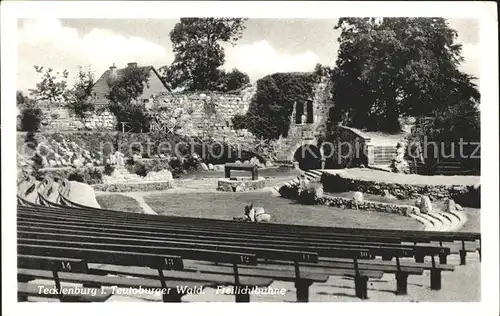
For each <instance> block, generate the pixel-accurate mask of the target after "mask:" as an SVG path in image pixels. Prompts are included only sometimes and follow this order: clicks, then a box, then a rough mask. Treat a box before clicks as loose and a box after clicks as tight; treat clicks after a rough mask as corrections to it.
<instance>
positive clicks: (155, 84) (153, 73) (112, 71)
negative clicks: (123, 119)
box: [92, 62, 170, 107]
mask: <svg viewBox="0 0 500 316" xmlns="http://www.w3.org/2000/svg"><path fill="white" fill-rule="evenodd" d="M127 67H128V68H130V67H138V66H137V63H135V62H131V63H128V64H127ZM138 68H139V69H140V70H142V71H144V73H148V74H149V77H148V84H147V85H146V86H145V87H144V90H143V92H142V95H141V96H140V97H139V98H138V101H139V102H141V103H143V104H145V106H146V107H148V103H151V102H152V100H151V99H152V98H153V97H154V96H155V95H158V94H159V93H162V92H169V91H170V89H169V88H168V87H167V86H166V85H165V83H164V82H163V80H162V79H161V76H160V74H159V73H158V71H157V70H156V69H155V68H154V67H153V66H141V67H138ZM125 69H126V68H122V69H117V68H116V66H115V65H114V64H113V66H111V67H109V69H108V70H106V71H105V72H104V73H103V74H102V76H101V77H100V78H99V79H98V80H97V81H96V82H95V84H94V86H93V87H92V96H93V97H94V99H95V104H96V105H107V104H109V100H108V99H107V98H106V95H107V94H108V93H109V82H110V81H111V80H113V79H117V78H119V77H120V76H122V75H123V72H124V70H125Z"/></svg>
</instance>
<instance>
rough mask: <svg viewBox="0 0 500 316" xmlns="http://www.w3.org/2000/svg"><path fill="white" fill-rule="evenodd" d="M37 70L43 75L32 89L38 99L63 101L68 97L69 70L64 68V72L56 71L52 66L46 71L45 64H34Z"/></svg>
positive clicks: (33, 94)
mask: <svg viewBox="0 0 500 316" xmlns="http://www.w3.org/2000/svg"><path fill="white" fill-rule="evenodd" d="M34 67H35V71H36V72H37V73H39V74H40V75H41V77H40V81H39V82H38V83H37V84H36V88H35V89H30V90H29V91H30V92H31V95H32V96H33V97H34V98H35V99H36V100H42V101H52V102H62V101H66V100H67V97H68V94H67V93H68V90H67V85H68V84H67V79H68V71H67V70H66V69H64V70H63V71H62V72H56V73H54V70H53V69H52V68H48V69H46V70H45V71H44V67H43V66H36V65H35V66H34Z"/></svg>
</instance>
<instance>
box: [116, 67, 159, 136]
mask: <svg viewBox="0 0 500 316" xmlns="http://www.w3.org/2000/svg"><path fill="white" fill-rule="evenodd" d="M148 77H149V72H147V71H144V69H143V68H138V67H127V68H125V69H123V70H122V74H121V75H120V76H119V77H118V78H114V79H112V78H110V80H109V83H108V84H109V92H108V94H107V95H106V98H107V99H108V100H109V101H110V105H109V110H110V111H111V112H112V113H113V114H114V115H115V116H116V119H117V121H118V125H117V126H116V128H117V130H122V124H121V123H122V122H126V124H127V125H126V127H125V130H126V131H128V132H135V133H137V132H141V131H143V132H145V131H148V129H149V121H150V120H149V115H148V113H147V111H146V110H145V108H144V106H143V105H142V104H139V102H138V101H139V100H138V98H139V96H140V95H141V94H142V92H143V91H144V88H145V87H146V86H147V82H148Z"/></svg>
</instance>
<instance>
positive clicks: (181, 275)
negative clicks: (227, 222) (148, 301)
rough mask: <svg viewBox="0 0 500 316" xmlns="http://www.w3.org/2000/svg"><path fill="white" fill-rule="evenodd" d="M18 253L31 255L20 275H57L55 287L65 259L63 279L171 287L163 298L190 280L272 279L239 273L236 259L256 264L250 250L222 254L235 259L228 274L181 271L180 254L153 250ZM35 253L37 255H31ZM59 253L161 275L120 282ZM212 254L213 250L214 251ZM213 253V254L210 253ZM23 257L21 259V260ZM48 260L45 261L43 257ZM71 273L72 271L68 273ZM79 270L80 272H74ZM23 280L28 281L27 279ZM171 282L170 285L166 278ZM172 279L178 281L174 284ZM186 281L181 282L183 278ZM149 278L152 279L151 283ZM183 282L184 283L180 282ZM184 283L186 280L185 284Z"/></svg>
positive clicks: (34, 249) (251, 283) (241, 282)
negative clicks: (71, 262)
mask: <svg viewBox="0 0 500 316" xmlns="http://www.w3.org/2000/svg"><path fill="white" fill-rule="evenodd" d="M18 252H19V253H29V254H30V255H21V258H24V259H19V260H20V261H19V262H20V265H19V268H27V269H26V270H18V275H20V276H21V277H24V278H26V277H28V276H31V277H38V278H45V279H46V278H50V279H54V281H55V282H56V287H58V288H60V285H59V280H60V279H61V276H60V275H59V274H58V273H57V272H58V271H56V272H54V270H53V267H59V266H60V265H61V264H60V262H61V261H62V262H63V263H64V264H62V266H63V267H65V270H62V271H65V272H66V273H67V274H63V276H64V277H63V278H62V280H64V281H69V282H77V281H78V282H79V283H84V285H86V286H95V285H98V286H102V285H118V284H119V285H121V286H128V287H134V286H135V287H138V286H143V287H148V286H150V285H153V286H154V287H157V288H159V287H160V286H161V288H164V289H169V290H168V292H167V293H164V294H165V295H164V297H163V299H164V301H168V302H170V301H180V298H181V296H182V295H181V294H183V293H179V292H178V291H177V290H178V289H177V286H179V285H183V284H184V283H186V284H187V283H188V285H190V286H192V285H196V286H202V285H203V286H213V285H219V284H230V285H233V286H235V287H241V286H244V287H256V286H257V287H261V286H268V285H269V284H270V283H271V282H272V279H270V278H256V277H240V275H239V272H238V266H237V263H236V262H238V263H239V262H244V263H245V264H251V265H252V264H254V265H255V264H256V257H255V256H253V255H248V254H243V255H242V254H239V253H238V254H232V255H231V254H228V253H222V254H220V257H219V258H218V259H219V260H221V261H223V262H226V263H232V268H233V274H232V275H231V276H230V277H229V276H226V277H224V276H222V277H220V276H211V275H199V274H198V273H194V272H189V271H188V272H185V271H179V270H182V269H183V261H182V258H180V257H178V256H165V255H157V254H150V253H133V252H124V251H121V252H120V251H103V250H99V249H85V248H68V247H47V246H43V245H42V246H40V245H23V244H20V245H18ZM47 253H48V254H50V255H51V256H52V257H43V255H42V254H47ZM32 254H36V255H32ZM57 255H60V256H63V255H64V256H70V257H72V256H75V257H78V258H87V260H89V261H91V262H99V263H114V264H120V265H126V266H145V267H148V268H152V269H156V271H157V275H158V278H157V280H156V283H151V282H152V281H131V280H121V281H120V282H121V283H117V282H118V279H116V278H107V279H106V278H103V275H105V274H107V273H104V271H101V270H99V269H87V268H85V269H77V268H76V267H75V266H74V265H73V266H72V267H73V268H72V269H67V267H68V263H67V260H73V261H75V262H80V261H81V260H82V259H73V258H62V257H58V256H57ZM212 255H213V254H212ZM209 256H210V254H209ZM31 258H39V259H38V261H40V260H42V262H44V264H40V263H37V260H31ZM21 260H22V261H21ZM44 260H45V261H44ZM44 268H45V269H47V270H49V271H44V272H43V273H41V272H39V271H38V270H40V269H44ZM164 270H169V271H170V273H169V274H168V275H164ZM77 272H80V273H92V274H94V275H87V276H86V275H80V274H78V273H77ZM68 273H69V274H68ZM75 273H77V274H75ZM24 281H27V280H26V279H25V280H24ZM166 281H169V282H168V286H167V282H166ZM172 281H175V282H174V283H173V284H172ZM181 281H182V282H184V283H182V282H181ZM148 282H149V283H148ZM179 282H181V283H179ZM184 285H185V284H184ZM236 301H238V302H240V301H242V302H245V301H249V296H248V295H245V294H241V295H240V294H238V293H237V294H236Z"/></svg>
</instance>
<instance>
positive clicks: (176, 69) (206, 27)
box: [166, 18, 246, 91]
mask: <svg viewBox="0 0 500 316" xmlns="http://www.w3.org/2000/svg"><path fill="white" fill-rule="evenodd" d="M245 21H246V19H242V18H181V20H180V22H179V23H177V24H176V25H175V27H174V29H173V30H172V31H171V32H170V39H171V41H172V43H173V50H174V53H175V58H174V61H173V63H172V65H171V66H170V67H168V71H169V74H168V76H167V78H166V79H167V80H168V82H169V84H170V85H171V86H172V88H174V89H175V88H177V87H182V88H185V89H186V90H191V91H192V90H216V89H217V88H218V85H219V83H220V78H221V77H222V71H221V70H220V69H219V67H220V66H222V65H223V64H224V61H225V54H224V49H223V47H222V46H221V43H224V42H226V43H230V44H232V45H235V44H236V41H237V40H238V39H239V38H241V36H242V33H243V30H244V29H245Z"/></svg>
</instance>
